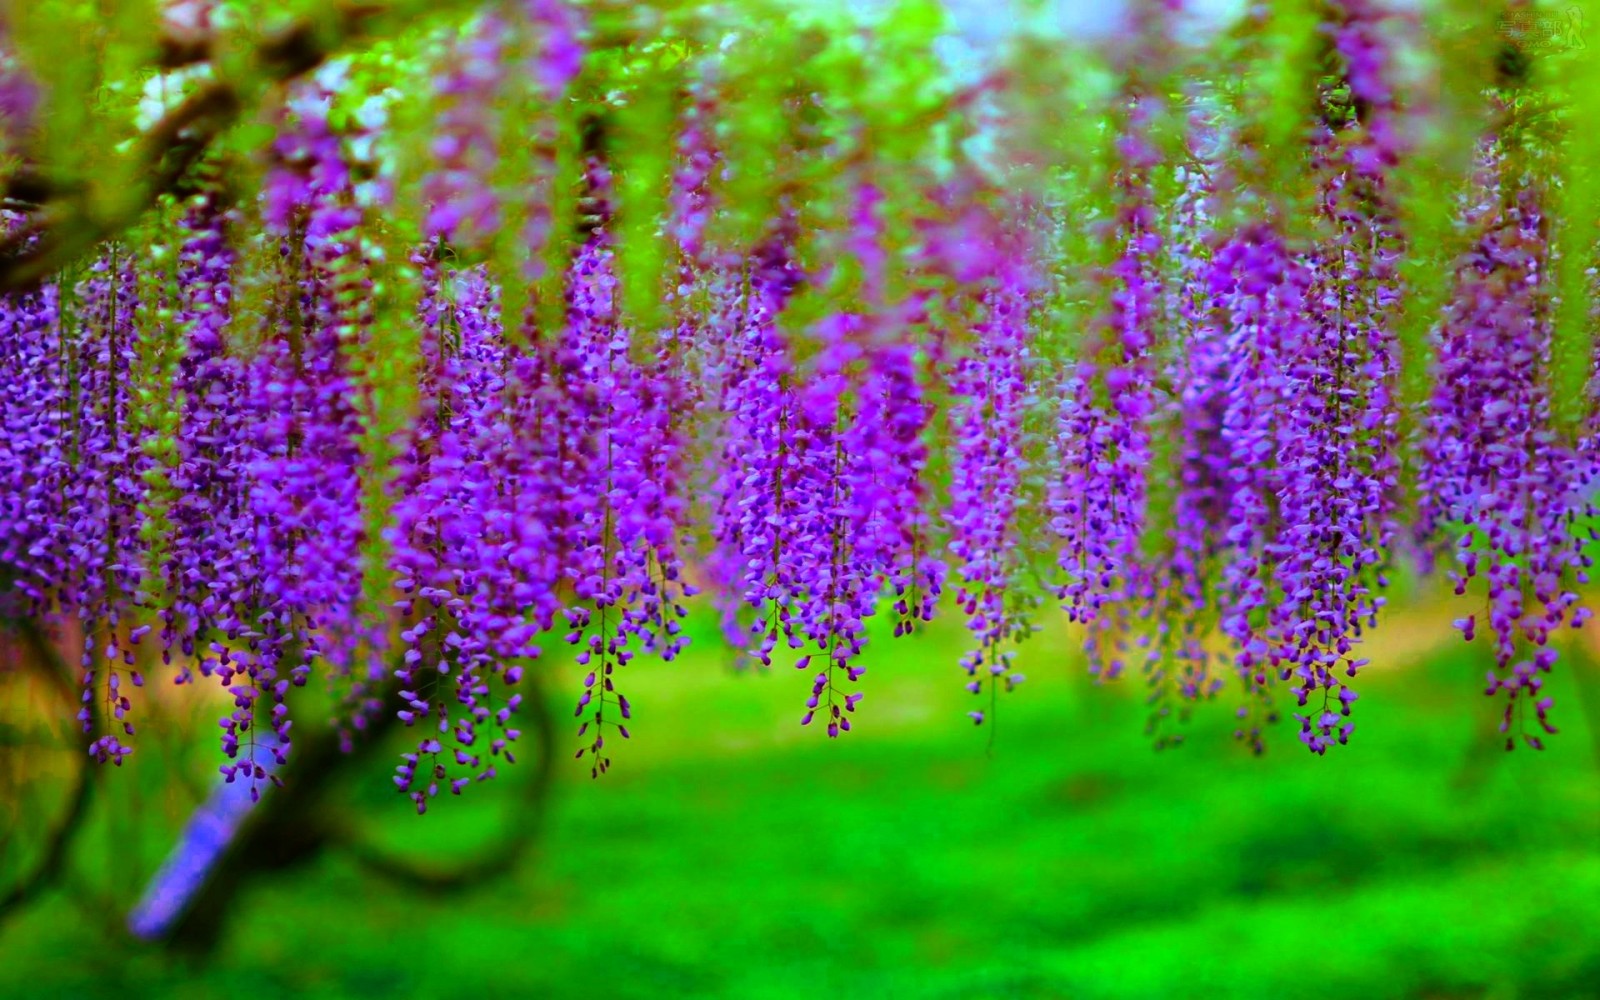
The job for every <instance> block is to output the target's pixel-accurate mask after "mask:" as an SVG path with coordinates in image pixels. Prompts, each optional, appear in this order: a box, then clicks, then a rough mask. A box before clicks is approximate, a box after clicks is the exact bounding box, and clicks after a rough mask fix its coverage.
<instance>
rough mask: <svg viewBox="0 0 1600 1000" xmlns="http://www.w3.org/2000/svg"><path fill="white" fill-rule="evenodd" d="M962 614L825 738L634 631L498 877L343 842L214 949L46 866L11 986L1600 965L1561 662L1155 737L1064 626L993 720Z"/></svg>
mask: <svg viewBox="0 0 1600 1000" xmlns="http://www.w3.org/2000/svg"><path fill="white" fill-rule="evenodd" d="M959 641H960V640H959V638H958V637H956V636H954V635H952V634H951V633H949V632H946V631H941V632H938V633H936V634H935V635H934V636H933V637H931V638H929V639H925V640H922V641H921V642H920V643H913V644H908V645H900V646H895V647H890V649H889V650H885V649H884V648H883V647H877V652H878V653H880V654H881V655H879V656H877V657H876V658H875V659H873V660H872V661H870V662H871V663H872V669H871V672H870V673H869V674H868V676H867V678H866V679H865V680H866V687H867V690H868V692H869V693H868V695H867V700H866V701H865V702H864V703H863V705H862V714H863V718H862V721H861V724H860V726H859V727H858V729H857V731H856V732H854V733H852V734H850V735H849V736H848V737H847V738H846V739H843V740H840V741H838V742H837V743H829V742H828V741H827V740H826V739H817V738H816V737H817V736H819V735H820V734H817V733H814V732H811V731H809V730H806V731H801V730H799V729H798V727H797V726H796V725H795V723H796V721H797V719H798V715H799V714H800V711H801V709H800V702H801V700H802V699H803V698H804V697H805V689H806V688H807V687H808V685H807V684H805V683H804V681H803V679H801V678H799V677H796V676H793V671H777V672H775V673H774V675H773V676H770V677H758V676H732V675H730V674H728V673H726V672H724V671H722V670H720V669H719V668H718V665H717V662H716V658H715V657H714V656H713V655H711V654H709V653H708V654H706V655H704V656H703V657H701V658H698V659H696V658H690V659H689V660H688V661H687V662H685V663H682V664H679V665H674V666H646V665H640V666H639V667H638V669H637V670H635V671H634V680H633V682H632V683H631V684H630V685H629V686H628V690H629V694H630V698H631V699H632V700H634V701H635V702H636V703H637V704H638V705H639V706H640V708H639V711H638V713H637V718H638V726H637V727H636V729H635V739H634V740H633V741H631V743H629V744H627V745H624V746H623V747H621V748H620V751H621V752H620V753H619V755H618V757H617V765H616V768H615V769H614V770H613V772H612V774H611V775H610V776H608V777H607V778H605V779H603V780H601V781H598V782H591V781H589V780H588V778H587V769H586V768H583V769H581V770H580V769H579V768H578V767H577V765H576V762H570V763H571V764H572V765H573V766H572V767H564V768H563V772H564V780H563V782H562V784H561V786H560V787H559V789H558V797H557V800H556V801H555V803H554V805H553V812H552V814H551V816H550V818H549V822H548V824H547V826H546V828H545V830H544V832H543V834H542V836H541V838H540V840H539V842H538V846H537V848H536V851H535V855H534V856H533V857H531V858H530V859H529V861H528V863H526V864H525V865H524V866H523V867H522V868H521V870H519V871H518V872H516V873H515V874H512V875H508V876H507V877H506V878H505V879H504V880H501V881H499V882H497V883H496V884H494V885H492V886H489V887H485V888H483V889H480V890H474V891H472V892H470V893H468V894H464V895H450V896H428V895H418V894H415V893H411V892H407V891H403V890H400V889H398V888H395V887H392V886H390V885H388V884H385V883H382V882H377V881H374V880H372V879H371V878H370V877H368V876H366V875H364V874H362V873H361V872H360V871H359V870H358V869H357V868H356V867H355V866H354V865H353V864H351V863H350V862H349V861H348V860H346V859H344V858H342V857H340V856H339V855H337V854H330V855H327V856H325V857H323V858H321V859H319V860H318V861H316V862H315V863H313V864H312V865H311V866H309V867H306V868H303V869H299V870H296V871H293V872H290V873H288V874H285V875H282V876H271V877H268V878H266V879H264V880H262V881H261V882H260V883H258V884H257V885H256V886H255V887H254V888H253V889H252V890H251V891H250V892H249V893H248V894H247V895H246V896H245V897H243V898H242V900H241V902H240V906H239V910H238V912H237V913H236V914H235V915H234V917H233V918H232V921H231V922H230V925H229V928H230V929H229V931H228V932H227V935H226V939H225V943H224V945H223V947H222V949H221V951H220V952H219V954H218V955H217V957H216V959H215V960H214V961H213V962H212V963H210V964H208V965H205V966H196V965H192V964H184V963H180V962H175V961H173V960H171V959H168V958H166V957H165V956H164V955H162V954H161V953H160V952H158V951H153V950H152V949H151V948H149V947H148V946H143V945H139V944H136V943H134V942H130V941H128V940H125V939H122V938H120V937H119V936H117V935H114V934H108V933H107V932H106V931H105V930H104V929H103V928H97V927H96V926H95V925H94V924H93V923H90V922H87V921H86V920H85V913H86V911H85V908H84V907H83V906H82V905H80V904H78V903H74V902H73V901H72V899H71V898H70V897H68V896H66V895H58V896H55V897H52V898H51V899H49V900H47V901H45V902H44V903H42V904H41V905H39V906H38V907H36V908H35V909H34V910H32V911H30V912H29V913H28V914H27V915H25V917H24V918H23V919H22V920H20V921H18V922H16V923H14V924H13V925H11V926H9V927H6V928H4V929H0V995H4V996H8V997H9V996H19V997H21V996H28V997H35V996H119V997H121V996H145V995H148V996H162V997H174V998H182V997H211V996H219V995H231V996H252V997H253V996H262V997H278V996H289V995H293V996H314V997H347V996H348V997H369V996H372V997H413V996H414V997H430V998H433V997H439V998H449V997H469V996H470V997H476V996H485V995H497V996H539V997H568V996H571V997H651V998H656V997H674V996H683V997H816V996H822V995H828V994H840V995H849V996H872V997H879V996H883V997H900V996H905V997H1057V996H1064V997H1074V998H1077V997H1083V998H1094V997H1107V998H1112V997H1162V998H1165V997H1189V996H1194V997H1213V996H1229V997H1273V998H1278V997H1302V996H1305V997H1316V996H1341V997H1361V998H1367V997H1418V998H1422V997H1427V998H1449V997H1495V998H1507V997H1585V996H1600V771H1597V763H1596V755H1595V752H1594V745H1593V743H1592V741H1591V737H1590V734H1589V733H1588V732H1587V731H1586V730H1585V727H1584V725H1583V715H1582V713H1581V712H1580V711H1579V707H1578V705H1579V702H1578V698H1577V691H1576V687H1575V682H1574V680H1573V678H1572V676H1571V675H1570V673H1566V674H1558V675H1557V677H1556V679H1555V681H1554V682H1553V683H1552V689H1553V693H1554V694H1555V696H1556V697H1557V699H1558V714H1559V716H1560V720H1561V722H1562V723H1563V724H1564V728H1565V731H1564V732H1563V733H1562V735H1561V736H1560V737H1558V738H1555V739H1553V740H1552V741H1551V744H1552V746H1551V749H1550V750H1549V751H1547V752H1545V753H1544V754H1535V753H1533V752H1530V751H1521V750H1519V751H1518V752H1516V753H1513V754H1503V753H1500V752H1498V751H1494V752H1492V753H1482V752H1480V751H1475V750H1474V749H1473V748H1474V747H1475V746H1481V739H1482V736H1483V733H1482V730H1483V725H1482V721H1481V720H1482V718H1483V716H1484V714H1485V713H1487V712H1490V711H1492V706H1491V705H1490V704H1489V703H1488V701H1487V700H1486V699H1484V698H1482V697H1481V694H1479V691H1478V689H1477V688H1476V687H1475V685H1476V684H1477V678H1478V677H1479V675H1480V674H1481V669H1480V668H1479V666H1478V661H1477V660H1476V659H1474V658H1473V657H1474V655H1481V652H1482V651H1481V650H1472V649H1470V648H1465V647H1461V648H1458V646H1450V647H1447V649H1446V651H1443V652H1437V653H1435V654H1434V655H1432V656H1430V657H1428V658H1427V660H1426V663H1425V665H1417V666H1414V667H1410V668H1406V669H1390V670H1387V671H1384V670H1374V671H1372V672H1371V673H1370V674H1369V675H1367V677H1366V678H1365V679H1364V682H1363V684H1362V691H1363V697H1362V700H1361V702H1360V703H1359V705H1358V719H1359V721H1358V729H1357V739H1356V741H1355V742H1354V743H1353V744H1352V745H1351V746H1350V747H1345V748H1339V749H1338V751H1337V752H1330V754H1329V756H1328V757H1327V758H1325V759H1315V758H1311V757H1310V756H1309V755H1307V754H1305V753H1304V752H1303V751H1302V750H1301V749H1300V747H1299V745H1298V743H1296V742H1295V741H1294V740H1293V734H1292V732H1291V731H1290V730H1289V729H1287V728H1286V729H1284V730H1283V731H1282V732H1280V733H1278V734H1277V739H1276V740H1275V743H1274V745H1273V748H1272V750H1271V752H1270V753H1269V754H1268V756H1266V757H1265V758H1262V759H1256V758H1252V757H1250V756H1249V755H1248V754H1247V753H1245V752H1243V751H1242V750H1241V749H1240V748H1238V747H1236V746H1235V745H1234V744H1233V742H1232V741H1231V739H1229V737H1228V735H1227V734H1228V727H1227V722H1228V720H1227V718H1226V716H1227V714H1228V713H1227V710H1226V707H1225V706H1223V705H1217V706H1214V707H1212V708H1211V709H1210V710H1209V711H1205V712H1203V713H1202V714H1201V717H1200V718H1199V719H1198V720H1197V722H1196V724H1195V725H1194V726H1193V727H1192V729H1191V731H1190V737H1189V744H1188V745H1187V746H1185V747H1184V748H1183V749H1181V750H1178V751H1175V752H1165V753H1161V754H1157V753H1154V752H1153V751H1151V750H1150V749H1149V747H1148V746H1147V745H1146V744H1145V742H1144V741H1143V739H1142V737H1141V735H1140V729H1141V724H1142V721H1143V713H1144V709H1143V707H1142V706H1141V705H1140V703H1139V700H1138V693H1139V687H1138V682H1137V681H1136V680H1131V679H1130V681H1128V682H1124V683H1123V685H1122V686H1120V687H1114V688H1107V689H1095V688H1092V687H1090V686H1089V685H1087V684H1085V683H1082V682H1080V681H1077V680H1075V679H1073V678H1074V677H1075V675H1076V673H1077V667H1076V666H1075V665H1073V664H1070V663H1068V662H1067V657H1066V656H1065V654H1064V653H1063V646H1062V644H1061V640H1060V638H1059V637H1055V638H1049V637H1047V639H1046V641H1043V642H1041V643H1040V645H1038V646H1037V647H1035V648H1034V649H1031V650H1029V651H1028V653H1027V656H1028V659H1029V667H1030V670H1029V672H1030V675H1031V676H1032V677H1033V679H1032V680H1030V681H1029V683H1028V684H1027V685H1025V686H1024V687H1023V688H1022V689H1021V690H1019V691H1018V692H1017V693H1016V694H1014V695H1012V696H1010V697H1009V698H1007V699H1005V700H1004V701H1003V703H1002V704H1001V706H1000V708H1001V715H1000V720H999V723H1000V729H999V731H998V740H997V743H996V745H995V746H994V747H993V749H992V750H990V749H989V747H988V746H987V733H986V732H985V731H984V730H977V729H974V728H973V727H971V726H970V725H969V724H967V723H966V722H965V720H964V719H963V718H962V716H961V712H962V711H963V710H964V709H965V707H966V703H965V701H964V700H963V699H964V698H965V697H966V696H965V695H964V694H963V693H962V692H961V691H960V687H959V676H958V675H957V673H956V671H955V670H954V669H953V668H952V667H951V666H950V664H951V662H952V661H953V658H954V657H953V655H952V653H953V651H954V649H955V647H954V646H953V645H952V644H953V643H955V642H959ZM569 680H570V678H569ZM1586 680H1588V682H1589V683H1591V684H1592V683H1595V682H1596V679H1595V677H1594V676H1593V675H1590V676H1589V677H1587V678H1586ZM562 739H563V746H566V745H567V744H569V743H571V740H570V738H569V735H568V734H567V733H566V732H565V730H563V734H562ZM563 763H569V762H567V761H564V762H563ZM363 777H364V779H365V784H364V785H363V787H362V788H361V789H359V790H357V791H354V792H352V793H351V794H353V795H355V796H356V798H357V800H358V802H360V803H361V804H362V806H363V808H366V809H367V810H368V811H369V812H371V813H372V814H373V815H374V816H375V823H378V824H379V826H380V828H379V830H378V834H379V835H380V836H382V837H383V838H385V839H386V840H388V841H390V842H391V843H395V844H405V845H408V846H409V847H410V848H412V849H415V850H418V851H434V852H438V853H441V854H442V853H447V852H449V851H450V850H451V848H452V845H453V844H456V843H459V842H462V841H464V840H470V839H471V838H472V837H473V836H477V835H481V834H482V833H483V830H482V829H481V828H482V827H483V826H484V825H485V824H486V823H488V822H490V820H488V819H486V817H487V816H488V815H489V814H490V813H491V812H492V809H491V808H490V806H489V805H488V804H485V803H482V802H480V803H478V804H476V805H473V804H471V803H469V802H468V801H466V800H461V801H447V802H443V803H441V804H440V806H439V808H438V809H436V810H435V811H434V812H431V813H430V815H429V816H428V817H427V818H426V819H425V820H418V819H416V817H414V816H411V815H408V814H407V812H406V809H405V805H406V804H405V803H404V802H403V801H400V800H398V797H391V796H389V795H387V794H384V793H383V792H382V789H381V787H380V785H381V782H382V781H383V780H384V778H383V776H382V775H376V774H374V775H367V776H363ZM484 798H487V796H485V797H484ZM452 807H457V808H452ZM147 833H148V832H147ZM91 834H92V836H91V838H90V840H91V843H92V844H97V845H102V846H97V847H93V848H92V849H91V850H90V851H89V852H88V854H87V855H86V860H85V862H84V865H83V868H82V874H81V876H80V877H81V880H82V881H83V882H86V883H89V884H96V880H97V879H98V880H99V881H101V882H104V881H107V880H110V879H112V878H113V872H112V870H109V869H104V867H103V866H104V865H105V862H106V854H105V849H104V846H103V845H104V844H105V843H106V842H107V841H108V837H107V835H106V834H105V833H104V832H103V831H91ZM147 839H149V838H148V837H147ZM154 839H156V840H158V841H159V840H160V839H161V838H159V837H156V838H154ZM128 864H133V866H134V867H138V865H139V864H146V862H142V861H141V862H139V863H138V864H134V863H132V862H127V863H125V865H124V866H126V865H128ZM136 874H137V873H135V875H136ZM126 877H128V878H133V877H132V876H126ZM133 881H135V882H136V881H137V879H136V878H133Z"/></svg>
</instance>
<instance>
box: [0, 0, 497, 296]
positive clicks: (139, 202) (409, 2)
mask: <svg viewBox="0 0 1600 1000" xmlns="http://www.w3.org/2000/svg"><path fill="white" fill-rule="evenodd" d="M452 6H468V4H466V3H460V2H457V3H451V2H450V0H444V2H440V3H433V4H428V3H426V2H425V0H395V2H393V3H376V2H371V0H346V2H344V3H340V4H337V5H335V6H333V7H332V8H331V10H330V11H329V12H328V13H326V14H324V15H322V16H320V17H315V18H306V19H302V20H299V21H295V22H292V23H291V24H289V25H288V26H287V27H285V28H283V29H282V30H280V31H277V32H274V33H272V34H270V35H268V36H267V37H266V38H265V39H263V40H262V41H261V42H260V43H259V44H258V45H257V46H256V48H255V50H254V52H253V53H252V59H251V61H252V62H253V64H254V67H255V72H256V75H255V77H254V78H252V79H251V80H249V81H241V80H228V79H225V78H223V77H222V76H221V75H220V74H218V75H217V79H215V80H213V81H212V82H209V83H207V84H205V85H204V86H202V87H201V88H200V90H198V91H197V92H195V93H194V94H193V95H191V96H190V97H189V98H188V99H187V100H185V101H183V103H181V104H179V105H178V106H177V107H176V108H173V109H172V110H171V111H170V112H168V113H167V114H166V116H165V117H163V118H162V119H161V120H160V121H159V122H157V123H156V124H155V126H153V127H152V128H151V129H150V130H149V131H148V132H146V133H145V134H144V136H143V137H142V138H141V139H140V141H139V143H138V145H137V147H136V149H135V150H134V151H133V152H132V153H130V154H129V158H128V159H127V161H126V163H125V164H124V166H123V169H121V170H120V171H116V175H117V176H120V177H125V178H129V179H131V181H132V182H133V190H130V191H128V192H127V193H126V194H125V195H124V196H123V197H122V198H121V199H120V200H119V204H118V205H117V207H115V208H113V209H111V210H105V209H96V208H94V207H92V206H91V205H89V204H88V203H87V200H86V199H85V198H84V196H83V195H84V192H83V191H82V190H79V189H73V188H71V187H69V186H66V185H62V184H61V183H60V182H59V181H56V180H54V179H52V178H50V177H48V176H44V175H39V174H32V173H30V174H24V175H19V176H16V177H13V178H11V179H10V180H9V181H8V182H7V185H6V190H5V191H4V192H3V193H0V196H3V197H4V198H5V199H7V200H8V201H9V202H12V203H15V204H18V205H35V206H37V208H36V210H35V211H34V212H33V214H32V217H31V218H29V220H28V221H27V222H26V223H25V224H23V225H22V226H20V227H18V228H17V229H16V230H15V231H14V232H12V233H11V234H10V235H9V236H7V237H6V238H5V239H3V240H0V293H3V292H10V291H18V290H22V289H27V288H31V287H33V286H35V285H37V284H38V283H39V282H41V281H43V280H44V279H46V278H48V277H49V276H50V275H52V274H54V273H56V272H58V271H60V270H61V269H62V268H64V267H65V266H67V265H68V264H70V263H72V262H73V261H74V260H76V259H78V258H79V257H80V256H82V255H83V254H84V253H86V252H88V251H89V250H91V249H93V248H94V247H95V246H97V245H98V244H100V243H103V242H104V241H106V240H108V239H112V238H114V237H116V236H117V234H119V233H121V232H122V231H123V230H124V229H126V228H128V227H129V226H131V225H133V224H134V223H135V222H137V221H138V220H139V218H140V217H141V216H142V215H143V214H144V213H145V212H146V211H147V210H149V209H150V208H151V207H152V206H153V205H154V204H155V203H156V201H157V200H158V199H159V198H160V197H161V196H162V195H163V194H166V193H168V192H170V191H172V190H173V188H174V187H176V186H177V184H178V182H179V181H180V180H181V179H182V178H183V177H184V175H185V174H186V173H187V172H188V171H189V169H190V168H191V167H192V166H193V165H194V164H195V163H197V162H198V161H199V160H200V158H201V157H202V156H204V155H205V153H206V151H207V150H208V149H209V148H210V147H211V145H212V144H213V143H214V142H215V141H216V140H217V138H218V137H219V136H221V135H222V134H223V133H224V132H225V131H226V130H227V129H228V128H229V127H230V126H231V125H232V124H233V123H234V122H235V121H237V120H238V119H239V116H240V115H241V114H242V113H243V112H244V110H245V109H246V108H247V107H249V106H252V105H253V104H254V103H255V102H256V101H258V100H259V99H260V93H259V92H260V91H262V90H263V88H262V86H261V85H262V84H266V85H271V84H281V83H286V82H288V81H290V80H293V79H295V78H296V77H299V76H302V75H304V74H305V73H307V72H309V71H311V70H313V69H315V68H316V67H317V66H319V65H321V64H322V63H323V62H324V61H325V60H327V59H328V58H329V57H330V56H332V55H334V54H335V53H337V52H339V51H341V50H343V49H345V48H348V47H350V46H353V45H356V44H359V43H360V42H363V41H369V40H371V39H373V38H375V37H377V36H378V35H379V34H380V33H381V32H382V31H384V30H386V29H389V28H392V27H394V26H397V25H403V24H404V23H406V22H407V21H408V20H411V19H412V18H415V17H416V16H418V15H420V14H422V13H424V12H428V13H433V12H436V11H439V10H443V9H446V8H449V7H452ZM217 47H218V46H217V44H216V41H215V39H213V38H210V37H208V36H202V37H191V38H187V39H171V40H169V41H167V42H163V44H162V45H161V46H160V49H159V52H158V56H157V62H158V65H160V66H162V67H164V68H169V69H174V68H178V67H180V66H187V65H196V64H200V63H207V62H210V63H213V65H214V60H215V58H216V56H217V55H218V53H217V52H216V49H217Z"/></svg>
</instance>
